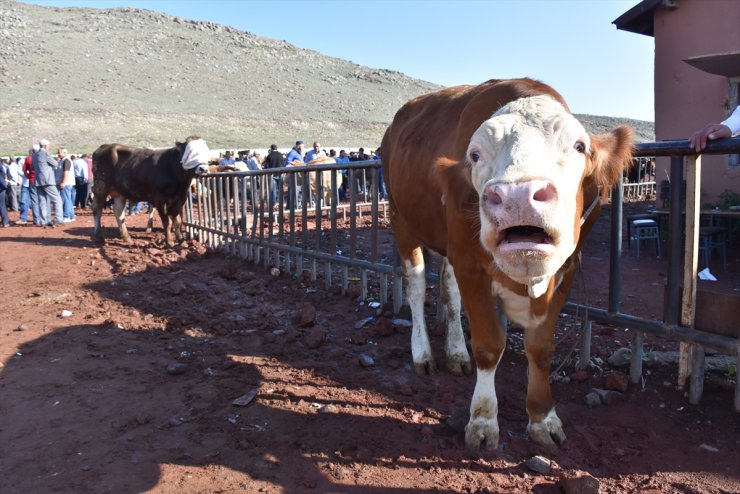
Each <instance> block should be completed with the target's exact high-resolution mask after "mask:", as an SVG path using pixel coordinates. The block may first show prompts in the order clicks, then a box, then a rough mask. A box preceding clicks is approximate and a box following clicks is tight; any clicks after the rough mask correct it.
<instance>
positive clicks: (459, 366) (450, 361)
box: [439, 257, 473, 374]
mask: <svg viewBox="0 0 740 494" xmlns="http://www.w3.org/2000/svg"><path fill="white" fill-rule="evenodd" d="M439 278H440V298H441V302H442V305H443V306H444V310H445V318H446V319H447V339H446V341H445V356H446V362H447V370H448V371H450V372H451V373H453V374H463V373H465V374H470V373H472V372H473V363H472V361H471V359H470V355H468V349H467V347H466V346H465V335H464V334H463V330H462V322H461V315H460V313H461V305H460V289H459V287H458V286H457V280H456V279H455V271H454V270H453V269H452V265H450V263H449V262H448V261H447V258H446V257H443V258H442V267H441V269H440V276H439Z"/></svg>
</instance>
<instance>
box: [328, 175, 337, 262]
mask: <svg viewBox="0 0 740 494" xmlns="http://www.w3.org/2000/svg"><path fill="white" fill-rule="evenodd" d="M329 173H331V210H330V212H329V217H330V219H331V230H330V232H331V233H330V236H329V244H330V247H331V255H332V256H336V255H337V250H338V249H339V243H338V242H339V240H338V238H337V237H338V233H337V202H338V201H339V188H338V187H339V185H338V180H337V174H338V173H339V171H338V170H336V171H335V170H332V171H331V172H329Z"/></svg>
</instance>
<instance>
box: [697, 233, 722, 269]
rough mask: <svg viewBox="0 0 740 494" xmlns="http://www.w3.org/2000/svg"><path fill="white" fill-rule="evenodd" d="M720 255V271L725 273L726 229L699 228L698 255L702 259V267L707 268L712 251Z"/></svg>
mask: <svg viewBox="0 0 740 494" xmlns="http://www.w3.org/2000/svg"><path fill="white" fill-rule="evenodd" d="M713 250H718V251H719V252H720V254H722V271H727V229H726V228H722V227H720V226H704V227H701V228H699V253H700V254H701V256H702V259H704V267H705V268H708V267H709V261H710V259H711V258H712V251H713Z"/></svg>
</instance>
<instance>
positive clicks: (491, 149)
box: [467, 95, 591, 297]
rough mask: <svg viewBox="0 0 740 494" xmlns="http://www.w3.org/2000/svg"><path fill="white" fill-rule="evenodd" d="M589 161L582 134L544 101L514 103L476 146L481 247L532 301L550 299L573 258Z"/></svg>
mask: <svg viewBox="0 0 740 494" xmlns="http://www.w3.org/2000/svg"><path fill="white" fill-rule="evenodd" d="M590 153H591V139H590V137H589V135H588V133H587V132H586V130H585V129H584V128H583V126H582V125H581V124H580V123H579V122H578V120H576V119H575V117H573V116H572V115H571V114H570V113H569V112H568V111H567V110H566V109H565V108H564V107H563V105H562V104H560V103H559V102H558V101H556V100H555V99H554V98H552V97H550V96H545V95H540V96H531V97H527V98H520V99H518V100H515V101H512V102H510V103H508V104H507V105H505V106H503V107H502V108H501V109H500V110H499V111H497V112H496V113H494V114H493V116H492V117H491V118H489V119H488V120H486V121H485V122H483V124H481V126H480V127H479V128H478V129H477V130H476V131H475V133H474V134H473V136H472V138H471V139H470V143H469V145H468V150H467V161H468V162H469V164H470V166H471V178H472V181H473V185H474V187H475V189H476V191H477V192H478V197H479V199H480V218H481V243H482V244H483V246H484V248H486V249H487V250H488V251H489V252H490V253H491V254H492V255H493V258H494V262H495V263H496V265H497V267H498V268H499V269H500V270H501V271H503V272H504V273H505V274H506V275H508V276H509V277H510V278H512V279H513V280H515V281H517V282H519V283H523V284H525V285H527V287H528V288H529V293H530V296H533V297H538V296H540V295H541V294H542V293H544V291H545V290H546V289H547V286H548V284H549V280H550V278H551V277H552V276H553V275H554V274H555V273H557V271H558V270H559V269H560V267H561V266H562V265H563V263H564V262H565V261H566V260H567V259H568V257H570V256H571V254H572V253H573V251H574V250H575V247H576V244H577V241H578V234H577V230H578V229H579V227H580V211H581V209H582V208H584V207H585V206H584V205H583V204H581V203H580V201H581V194H580V189H581V186H582V182H583V178H584V175H585V173H586V167H587V157H588V155H589V154H590ZM586 206H588V205H586Z"/></svg>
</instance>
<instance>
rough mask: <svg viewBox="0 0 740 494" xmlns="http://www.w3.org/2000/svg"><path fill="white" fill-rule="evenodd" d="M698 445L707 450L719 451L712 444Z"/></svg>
mask: <svg viewBox="0 0 740 494" xmlns="http://www.w3.org/2000/svg"><path fill="white" fill-rule="evenodd" d="M699 447H700V448H701V449H706V450H707V451H711V452H712V453H719V448H715V447H714V446H710V445H708V444H702V445H701V446H699Z"/></svg>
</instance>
